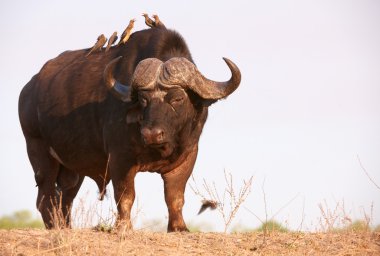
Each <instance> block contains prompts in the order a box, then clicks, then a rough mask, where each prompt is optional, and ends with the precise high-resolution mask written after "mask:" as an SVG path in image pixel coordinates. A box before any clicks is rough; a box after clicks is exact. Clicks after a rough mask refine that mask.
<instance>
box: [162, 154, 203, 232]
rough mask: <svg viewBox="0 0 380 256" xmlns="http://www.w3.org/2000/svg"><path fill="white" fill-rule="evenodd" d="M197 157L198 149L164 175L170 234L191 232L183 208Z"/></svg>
mask: <svg viewBox="0 0 380 256" xmlns="http://www.w3.org/2000/svg"><path fill="white" fill-rule="evenodd" d="M196 157H197V149H194V150H193V151H191V152H190V153H189V155H188V156H187V157H186V158H185V161H184V162H183V163H182V164H181V165H180V166H178V167H177V168H175V169H174V170H172V171H170V172H168V173H165V174H163V175H162V179H163V180H164V191H165V202H166V205H167V207H168V211H169V223H168V232H177V231H179V232H180V231H189V230H188V229H187V227H186V224H185V221H184V220H183V216H182V207H183V205H184V203H185V199H184V193H185V187H186V182H187V180H188V179H189V177H190V174H191V172H192V171H193V168H194V164H195V160H196Z"/></svg>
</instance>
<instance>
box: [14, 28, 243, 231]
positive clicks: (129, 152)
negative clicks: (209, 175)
mask: <svg viewBox="0 0 380 256" xmlns="http://www.w3.org/2000/svg"><path fill="white" fill-rule="evenodd" d="M88 51H89V49H83V50H75V51H66V52H63V53H62V54H60V55H59V56H58V57H56V58H54V59H52V60H50V61H48V62H47V63H46V64H45V65H44V66H43V67H42V69H41V70H40V72H39V73H38V74H36V75H35V76H34V77H33V78H32V79H31V80H30V81H29V82H28V83H27V84H26V85H25V87H24V88H23V89H22V91H21V94H20V98H19V118H20V123H21V127H22V130H23V133H24V136H25V140H26V146H27V152H28V156H29V160H30V162H31V165H32V167H33V170H34V174H35V180H36V183H37V186H38V196H37V208H38V210H39V211H40V212H41V215H42V218H43V221H44V223H45V226H46V227H47V228H53V227H56V226H55V225H56V224H57V223H55V222H54V221H55V214H58V215H61V216H63V217H64V218H63V220H62V222H61V223H60V224H59V225H61V226H63V227H70V211H71V207H72V202H73V199H74V198H75V196H76V194H77V192H78V190H79V188H80V186H81V184H82V182H83V179H84V177H85V176H88V177H90V178H92V179H93V180H94V181H95V182H96V183H97V185H98V187H99V191H100V192H101V197H102V196H103V195H104V193H105V188H106V186H107V184H108V183H109V181H110V180H112V184H113V187H114V198H115V201H116V204H117V209H118V218H117V222H116V225H117V226H121V227H125V228H127V229H129V228H131V221H130V211H131V207H132V204H133V201H134V199H135V189H134V178H135V175H136V173H138V172H145V171H148V172H156V173H159V174H160V175H161V177H162V179H163V181H164V191H165V202H166V204H167V207H168V211H169V222H168V228H167V229H168V231H187V227H186V224H185V222H184V220H183V217H182V207H183V204H184V191H185V186H186V182H187V180H188V178H189V176H190V174H191V172H192V170H193V167H194V163H195V160H196V157H197V152H198V141H199V137H200V134H201V132H202V129H203V125H204V123H205V121H206V118H207V112H208V107H209V106H210V105H211V104H212V103H215V102H216V101H217V100H219V99H223V98H226V97H227V96H228V95H230V94H231V93H232V92H233V91H235V89H236V88H237V87H238V86H239V84H240V80H241V74H240V71H239V69H238V67H237V66H236V65H235V64H234V63H233V62H232V61H230V60H228V59H226V58H224V60H225V62H226V63H227V65H228V67H229V69H230V70H231V73H232V75H231V78H230V79H229V80H228V81H226V82H215V81H211V80H209V79H207V78H205V77H204V76H203V75H202V74H201V72H200V71H199V70H198V69H197V67H196V66H195V64H194V62H193V59H192V57H191V54H190V51H189V49H188V47H187V45H186V43H185V41H184V39H183V38H182V37H181V36H180V35H179V34H178V33H177V32H175V31H172V30H169V29H166V28H165V27H153V28H150V29H147V30H142V31H138V32H135V33H133V34H132V35H131V37H130V39H129V41H128V42H127V43H126V44H123V45H120V46H114V47H112V48H111V49H110V50H109V51H108V52H104V51H98V52H94V53H92V54H91V55H90V56H88V57H85V56H86V54H87V53H88Z"/></svg>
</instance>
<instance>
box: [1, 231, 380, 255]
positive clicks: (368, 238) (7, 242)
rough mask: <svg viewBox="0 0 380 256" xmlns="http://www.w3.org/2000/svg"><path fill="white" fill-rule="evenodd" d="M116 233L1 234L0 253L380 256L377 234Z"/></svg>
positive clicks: (41, 232) (378, 236)
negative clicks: (119, 234) (123, 236)
mask: <svg viewBox="0 0 380 256" xmlns="http://www.w3.org/2000/svg"><path fill="white" fill-rule="evenodd" d="M263 239H264V235H263V233H262V232H254V233H236V234H223V233H158V232H143V231H135V232H129V233H128V234H126V235H125V238H124V239H120V237H119V236H118V235H117V234H115V233H106V232H99V231H94V230H90V229H73V230H52V231H47V230H36V229H29V230H22V229H18V230H0V252H1V255H215V254H218V255H379V254H380V233H379V232H327V233H299V232H296V233H277V232H270V233H269V234H267V236H266V238H265V239H266V243H265V246H262V245H263Z"/></svg>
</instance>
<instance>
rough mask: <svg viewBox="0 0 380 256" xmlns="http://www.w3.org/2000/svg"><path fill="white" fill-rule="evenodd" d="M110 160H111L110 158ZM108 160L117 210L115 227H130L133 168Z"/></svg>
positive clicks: (134, 170)
mask: <svg viewBox="0 0 380 256" xmlns="http://www.w3.org/2000/svg"><path fill="white" fill-rule="evenodd" d="M111 161H112V160H111ZM111 161H110V162H109V163H110V164H109V168H110V171H111V178H112V184H113V187H114V196H115V202H116V205H117V210H118V217H117V221H116V225H115V226H116V228H118V229H122V230H130V229H132V223H131V209H132V205H133V202H134V200H135V182H134V179H135V176H136V169H135V168H126V165H123V164H121V163H120V162H119V163H117V162H118V161H114V162H111Z"/></svg>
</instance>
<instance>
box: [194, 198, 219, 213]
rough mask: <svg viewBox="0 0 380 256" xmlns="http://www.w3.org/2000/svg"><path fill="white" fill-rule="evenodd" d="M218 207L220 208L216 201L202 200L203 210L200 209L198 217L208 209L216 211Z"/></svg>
mask: <svg viewBox="0 0 380 256" xmlns="http://www.w3.org/2000/svg"><path fill="white" fill-rule="evenodd" d="M216 207H218V203H217V202H216V201H212V200H202V206H201V209H199V212H198V215H199V214H201V213H202V212H204V211H205V210H206V209H207V208H210V210H215V209H216Z"/></svg>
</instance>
